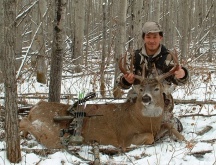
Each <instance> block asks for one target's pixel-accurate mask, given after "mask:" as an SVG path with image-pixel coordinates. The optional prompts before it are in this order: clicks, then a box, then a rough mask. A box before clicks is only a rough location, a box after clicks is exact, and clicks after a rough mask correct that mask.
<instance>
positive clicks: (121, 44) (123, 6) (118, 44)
mask: <svg viewBox="0 0 216 165" xmlns="http://www.w3.org/2000/svg"><path fill="white" fill-rule="evenodd" d="M115 3H118V4H117V5H116V7H117V6H118V7H119V8H118V9H117V8H116V9H117V11H118V18H117V20H116V22H117V29H116V39H115V51H114V52H115V57H114V58H115V60H114V62H115V77H114V80H116V79H117V76H118V73H119V68H118V62H119V58H120V57H121V56H122V55H123V53H124V52H125V42H126V39H125V38H126V12H127V1H115ZM117 89H118V88H117V84H116V82H114V91H113V95H114V97H118V96H117V95H118V94H117V95H116V94H115V93H116V90H117ZM117 93H119V92H117Z"/></svg>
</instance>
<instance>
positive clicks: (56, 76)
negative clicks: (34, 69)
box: [48, 0, 67, 102]
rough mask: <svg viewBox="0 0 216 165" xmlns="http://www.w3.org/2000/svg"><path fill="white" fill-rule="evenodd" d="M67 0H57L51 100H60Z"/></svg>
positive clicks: (51, 71)
mask: <svg viewBox="0 0 216 165" xmlns="http://www.w3.org/2000/svg"><path fill="white" fill-rule="evenodd" d="M66 3H67V0H55V11H56V16H55V24H54V39H53V47H52V56H51V70H50V86H49V99H48V100H49V102H60V94H61V79H62V67H63V55H64V53H65V52H64V51H65V49H64V47H65V46H64V39H65V15H66Z"/></svg>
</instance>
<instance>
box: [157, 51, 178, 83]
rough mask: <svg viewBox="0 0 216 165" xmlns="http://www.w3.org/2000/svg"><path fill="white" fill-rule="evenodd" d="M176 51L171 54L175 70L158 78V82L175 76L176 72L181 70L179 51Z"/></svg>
mask: <svg viewBox="0 0 216 165" xmlns="http://www.w3.org/2000/svg"><path fill="white" fill-rule="evenodd" d="M174 50H175V53H173V52H170V55H171V56H172V59H173V61H174V68H172V69H171V70H170V71H169V72H167V73H165V74H162V75H160V76H158V77H157V78H156V79H157V80H158V81H161V80H163V79H165V78H167V77H169V76H171V75H173V74H174V73H175V71H177V70H178V69H179V66H180V65H179V61H178V55H177V51H176V49H174Z"/></svg>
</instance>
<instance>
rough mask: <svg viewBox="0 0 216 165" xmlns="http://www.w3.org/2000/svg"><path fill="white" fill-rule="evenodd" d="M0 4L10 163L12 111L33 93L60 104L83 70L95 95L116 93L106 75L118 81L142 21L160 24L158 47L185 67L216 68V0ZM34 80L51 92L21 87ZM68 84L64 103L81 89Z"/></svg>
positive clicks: (10, 0) (14, 146)
mask: <svg viewBox="0 0 216 165" xmlns="http://www.w3.org/2000/svg"><path fill="white" fill-rule="evenodd" d="M0 3H1V4H0V6H1V10H0V12H1V14H0V17H1V19H0V36H1V42H0V62H1V63H0V68H1V72H0V81H1V83H2V85H3V86H2V88H1V91H2V92H3V93H4V96H2V98H1V99H3V100H4V105H3V107H4V109H5V121H6V127H5V130H6V135H5V140H6V144H7V156H8V159H9V160H10V161H11V162H19V161H20V139H19V131H18V116H17V113H16V112H17V111H18V108H19V105H20V104H21V103H23V100H25V103H26V102H27V103H28V98H30V97H32V95H33V96H34V97H35V98H38V99H41V98H47V99H48V101H56V102H60V101H61V100H62V81H63V80H65V79H73V78H77V77H80V79H82V78H83V77H85V76H86V75H92V79H91V80H89V81H90V83H91V84H92V86H91V88H92V89H91V90H93V91H95V92H97V93H98V97H114V96H113V89H115V87H116V84H115V82H112V83H110V81H111V80H110V76H108V75H110V74H111V75H113V78H114V79H115V78H116V76H117V75H118V73H119V70H118V60H119V58H120V57H121V56H122V54H124V53H125V51H126V50H134V49H138V48H140V47H141V46H142V39H141V29H142V26H143V24H144V23H145V22H146V21H149V20H150V21H157V22H159V23H160V24H161V25H162V28H163V32H164V39H163V44H165V45H166V47H167V48H169V49H174V48H176V49H177V51H178V55H179V59H180V61H181V63H182V65H185V66H186V67H188V68H189V70H190V72H191V75H196V74H207V75H209V73H211V72H205V71H206V70H205V69H206V64H207V65H212V64H213V66H212V68H215V67H214V60H215V52H216V38H215V34H216V28H215V27H216V26H215V22H216V1H215V0H196V1H188V0H170V1H168V0H118V1H115V0H82V1H79V0H55V1H52V0H3V1H1V2H0ZM110 66H111V67H110ZM110 68H111V69H110ZM198 68H199V69H198ZM212 70H213V71H215V70H214V69H212ZM32 78H35V80H36V81H37V82H39V83H41V84H45V85H46V86H47V87H48V88H49V90H48V92H47V93H28V92H26V91H23V90H20V89H21V85H22V84H23V83H24V82H28V83H29V88H32V84H34V83H35V81H31V80H32ZM33 80H34V79H33ZM98 84H99V85H98ZM70 88H71V87H68V91H69V92H68V93H64V96H65V97H67V99H68V100H69V99H74V97H76V96H77V94H78V92H80V91H79V90H77V91H70V90H69V89H70ZM73 88H75V87H73ZM83 88H84V87H83ZM73 92H74V93H73ZM28 96H29V97H28ZM23 98H25V99H23Z"/></svg>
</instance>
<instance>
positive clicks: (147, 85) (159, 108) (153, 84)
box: [119, 53, 179, 117]
mask: <svg viewBox="0 0 216 165" xmlns="http://www.w3.org/2000/svg"><path fill="white" fill-rule="evenodd" d="M171 55H172V56H173V59H174V62H175V63H176V64H175V66H174V68H173V69H172V70H170V71H169V72H167V73H164V74H162V75H158V74H157V75H156V76H155V77H154V78H146V77H145V65H143V68H142V76H140V75H134V78H135V79H136V80H138V82H139V83H138V84H133V86H132V88H134V91H135V92H136V94H137V98H136V101H137V102H138V103H141V105H140V107H142V109H143V115H145V116H148V117H156V116H160V115H161V114H162V112H163V107H164V101H163V93H164V87H163V84H162V83H161V82H162V81H163V80H164V79H165V78H167V77H169V76H171V75H172V74H174V72H175V71H176V70H177V69H178V66H179V64H178V59H177V57H176V56H177V53H176V54H173V53H172V54H171ZM133 57H134V54H132V60H131V63H130V71H128V70H127V69H126V54H125V55H124V57H122V58H121V59H120V60H119V69H120V71H121V72H122V73H123V74H129V73H132V71H133ZM155 72H156V73H157V71H156V68H155Z"/></svg>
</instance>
